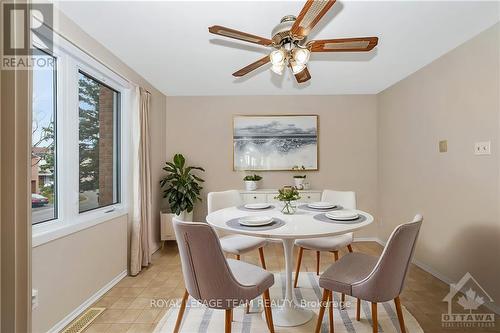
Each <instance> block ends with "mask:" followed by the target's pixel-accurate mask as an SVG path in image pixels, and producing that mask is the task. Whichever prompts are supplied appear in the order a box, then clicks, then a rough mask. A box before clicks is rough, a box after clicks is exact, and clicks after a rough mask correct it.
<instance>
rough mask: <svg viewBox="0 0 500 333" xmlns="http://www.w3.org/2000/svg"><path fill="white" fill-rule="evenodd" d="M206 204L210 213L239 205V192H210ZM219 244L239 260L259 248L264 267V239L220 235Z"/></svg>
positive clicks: (265, 241)
mask: <svg viewBox="0 0 500 333" xmlns="http://www.w3.org/2000/svg"><path fill="white" fill-rule="evenodd" d="M207 204H208V213H209V214H210V213H212V212H215V211H216V210H219V209H223V208H227V207H234V206H240V205H241V204H242V200H241V196H240V193H239V192H238V191H236V190H229V191H222V192H210V193H208V196H207ZM220 245H221V247H222V250H224V252H226V253H230V254H233V255H235V256H236V259H238V260H240V256H241V255H242V254H244V253H246V252H249V251H253V250H255V249H259V256H260V262H261V264H262V268H264V269H266V260H265V259H264V246H266V245H267V240H266V239H264V238H259V237H252V236H244V235H228V236H223V237H220Z"/></svg>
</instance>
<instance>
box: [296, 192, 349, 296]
mask: <svg viewBox="0 0 500 333" xmlns="http://www.w3.org/2000/svg"><path fill="white" fill-rule="evenodd" d="M321 201H326V202H332V203H334V204H336V205H340V206H342V207H343V208H346V209H356V193H355V192H350V191H332V190H324V191H323V194H322V195H321ZM352 241H353V234H352V232H350V233H347V234H344V235H339V236H333V237H322V238H308V239H298V240H296V241H295V245H297V246H298V247H299V255H298V257H297V267H296V269H295V281H294V284H293V286H294V287H295V288H297V282H298V280H299V272H300V264H301V262H302V254H303V252H304V250H312V251H316V274H317V275H319V260H320V253H321V251H324V252H333V255H334V259H335V261H337V260H338V258H339V250H340V249H342V248H344V247H347V249H348V250H349V252H352V246H351V243H352Z"/></svg>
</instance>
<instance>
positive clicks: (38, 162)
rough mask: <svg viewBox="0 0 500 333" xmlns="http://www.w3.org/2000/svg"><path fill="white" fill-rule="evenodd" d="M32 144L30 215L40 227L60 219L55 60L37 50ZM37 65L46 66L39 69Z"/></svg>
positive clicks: (34, 74)
mask: <svg viewBox="0 0 500 333" xmlns="http://www.w3.org/2000/svg"><path fill="white" fill-rule="evenodd" d="M33 55H34V56H35V57H37V58H38V59H43V60H44V61H37V62H35V64H36V65H35V67H34V68H33V105H32V108H33V117H32V118H33V123H32V145H31V215H32V223H33V224H37V223H40V222H46V221H50V220H54V219H56V218H57V201H58V200H57V191H56V189H57V186H56V180H57V172H56V170H57V168H56V160H57V159H56V100H57V99H56V78H57V74H56V68H57V66H56V58H55V57H53V56H52V55H49V54H47V53H45V52H43V51H41V50H38V49H37V50H35V51H34V54H33ZM38 64H44V65H45V66H43V67H40V66H38Z"/></svg>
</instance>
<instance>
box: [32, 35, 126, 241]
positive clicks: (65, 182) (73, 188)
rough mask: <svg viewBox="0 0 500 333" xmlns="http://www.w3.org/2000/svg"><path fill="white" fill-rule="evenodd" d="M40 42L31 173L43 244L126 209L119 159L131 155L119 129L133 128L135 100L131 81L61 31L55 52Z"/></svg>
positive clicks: (36, 228)
mask: <svg viewBox="0 0 500 333" xmlns="http://www.w3.org/2000/svg"><path fill="white" fill-rule="evenodd" d="M33 44H34V47H35V48H36V47H37V45H38V44H37V42H36V41H34V42H33ZM40 45H41V44H40ZM39 49H40V48H38V50H36V51H35V52H34V53H35V54H34V55H35V56H36V57H38V58H43V59H41V61H35V62H34V64H36V65H38V64H41V65H40V66H39V67H34V69H33V101H32V103H33V116H32V117H33V130H32V146H33V147H32V172H31V173H32V177H31V178H32V179H31V188H32V222H33V244H38V245H39V244H43V243H44V242H47V241H50V240H53V239H56V238H58V237H62V236H63V235H67V234H70V233H72V232H75V231H78V230H82V228H85V227H87V226H90V225H95V224H98V223H101V222H104V221H107V220H109V219H110V218H115V217H116V216H119V215H121V214H124V213H125V212H126V206H125V204H124V203H123V201H122V198H123V196H122V195H121V191H122V190H123V189H126V188H127V186H128V183H127V180H126V179H125V180H123V179H121V173H122V171H121V170H122V165H123V168H124V169H123V170H124V172H127V170H128V163H122V159H123V160H125V161H128V158H129V155H128V154H129V150H128V149H126V148H127V147H128V145H129V144H130V140H129V138H128V137H124V139H122V133H121V130H120V128H121V127H122V122H123V124H124V125H123V126H125V127H128V124H129V123H128V117H127V116H126V115H127V112H129V111H128V110H129V104H128V103H131V100H132V99H131V98H130V97H131V95H130V92H129V88H130V84H129V82H128V81H126V80H125V79H124V78H123V77H121V76H120V75H118V74H116V73H115V72H113V71H112V70H110V69H109V68H107V67H106V66H104V65H103V64H102V63H100V62H99V61H97V60H95V59H94V58H92V57H91V56H89V55H88V54H87V53H85V52H83V51H82V50H80V49H79V48H77V47H75V46H74V45H73V44H72V43H70V42H68V41H66V40H64V39H60V38H57V39H56V40H55V42H54V47H53V49H52V50H51V52H50V54H48V53H46V52H45V51H41V50H39ZM39 60H40V59H39ZM47 64H48V65H47ZM49 65H50V66H49ZM122 100H123V101H127V103H125V104H123V103H122ZM122 142H123V143H125V146H126V147H125V149H124V148H122ZM125 198H127V197H125ZM111 212H114V213H112V214H110V213H111ZM42 222H43V223H42Z"/></svg>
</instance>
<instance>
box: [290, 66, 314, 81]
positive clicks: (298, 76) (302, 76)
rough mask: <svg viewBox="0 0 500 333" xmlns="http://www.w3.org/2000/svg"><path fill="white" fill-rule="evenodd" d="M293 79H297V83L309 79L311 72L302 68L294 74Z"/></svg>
mask: <svg viewBox="0 0 500 333" xmlns="http://www.w3.org/2000/svg"><path fill="white" fill-rule="evenodd" d="M294 75H295V79H296V80H297V83H304V82H306V81H309V80H310V79H311V74H310V73H309V70H308V69H307V67H306V68H304V69H303V70H302V71H301V72H299V73H297V74H294Z"/></svg>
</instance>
